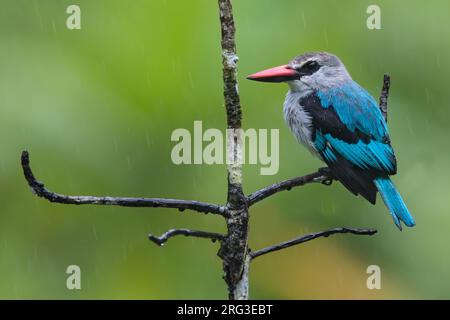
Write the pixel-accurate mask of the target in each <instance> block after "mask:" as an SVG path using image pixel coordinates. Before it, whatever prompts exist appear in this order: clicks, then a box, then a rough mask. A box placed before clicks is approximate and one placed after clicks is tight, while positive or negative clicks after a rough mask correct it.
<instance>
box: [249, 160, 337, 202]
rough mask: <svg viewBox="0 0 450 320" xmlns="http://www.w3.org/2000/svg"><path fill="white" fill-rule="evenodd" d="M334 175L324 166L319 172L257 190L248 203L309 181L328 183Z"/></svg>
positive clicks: (250, 196)
mask: <svg viewBox="0 0 450 320" xmlns="http://www.w3.org/2000/svg"><path fill="white" fill-rule="evenodd" d="M332 179H333V178H332V176H331V173H330V172H329V170H328V168H322V169H320V170H318V171H317V172H314V173H311V174H307V175H305V176H302V177H296V178H293V179H289V180H285V181H281V182H278V183H274V184H272V185H270V186H267V187H265V188H263V189H261V190H258V191H255V192H253V193H252V194H250V195H249V196H248V197H247V202H248V205H249V206H251V205H253V204H255V203H256V202H259V201H261V200H264V199H265V198H267V197H270V196H272V195H274V194H275V193H278V192H281V191H284V190H288V191H289V190H291V189H292V188H294V187H298V186H303V185H305V184H307V183H313V182H320V183H323V184H326V185H329V184H331V182H332Z"/></svg>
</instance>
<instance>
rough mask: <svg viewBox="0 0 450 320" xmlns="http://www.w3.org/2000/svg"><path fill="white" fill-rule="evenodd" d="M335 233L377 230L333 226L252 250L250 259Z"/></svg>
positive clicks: (368, 232) (367, 233) (368, 233)
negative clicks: (332, 227)
mask: <svg viewBox="0 0 450 320" xmlns="http://www.w3.org/2000/svg"><path fill="white" fill-rule="evenodd" d="M337 233H351V234H356V235H368V236H371V235H374V234H375V233H377V230H375V229H354V228H345V227H344V228H334V229H330V230H326V231H321V232H317V233H310V234H307V235H304V236H301V237H299V238H296V239H292V240H289V241H285V242H281V243H279V244H276V245H273V246H270V247H267V248H264V249H261V250H258V251H254V252H251V253H250V257H251V259H254V258H256V257H259V256H262V255H264V254H267V253H270V252H274V251H278V250H281V249H286V248H289V247H292V246H295V245H297V244H300V243H303V242H307V241H311V240H314V239H317V238H319V237H328V236H331V235H333V234H337Z"/></svg>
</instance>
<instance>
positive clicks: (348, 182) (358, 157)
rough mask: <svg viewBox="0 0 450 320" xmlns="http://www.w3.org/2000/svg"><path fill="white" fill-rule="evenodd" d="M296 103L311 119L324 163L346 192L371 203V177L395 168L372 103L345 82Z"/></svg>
mask: <svg viewBox="0 0 450 320" xmlns="http://www.w3.org/2000/svg"><path fill="white" fill-rule="evenodd" d="M300 104H301V105H302V106H303V108H304V109H305V110H306V111H307V112H308V113H309V114H310V116H311V118H312V121H313V127H314V133H313V137H312V138H313V141H314V144H315V147H316V149H317V151H318V152H319V154H320V155H321V156H322V158H323V159H324V161H325V162H326V163H327V164H328V165H329V167H330V168H331V169H332V170H333V169H334V170H333V172H334V173H335V174H336V175H338V178H339V180H340V181H341V182H342V183H343V184H344V185H345V186H346V187H347V188H348V189H349V190H350V191H352V192H353V193H355V194H362V195H363V196H364V197H366V198H367V199H368V200H369V201H370V202H373V203H374V202H375V198H376V187H375V185H374V183H373V180H374V178H375V177H377V176H384V175H389V174H395V172H396V169H397V165H396V159H395V155H394V150H393V149H392V147H391V145H390V139H389V133H388V129H387V125H386V122H385V120H384V118H383V115H382V113H381V111H380V109H379V107H378V105H377V103H376V101H375V100H374V99H373V98H372V96H370V94H369V93H368V92H367V91H366V90H364V89H363V88H362V87H360V86H359V85H358V84H357V83H356V82H354V81H349V82H347V83H346V84H345V85H343V86H341V87H339V88H330V89H328V90H325V91H320V92H315V93H313V94H311V95H309V96H307V97H304V98H302V99H301V100H300Z"/></svg>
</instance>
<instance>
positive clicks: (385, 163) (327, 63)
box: [247, 52, 415, 230]
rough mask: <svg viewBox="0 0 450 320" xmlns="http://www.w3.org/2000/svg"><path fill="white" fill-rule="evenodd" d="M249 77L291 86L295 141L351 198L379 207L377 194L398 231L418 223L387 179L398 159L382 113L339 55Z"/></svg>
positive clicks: (287, 109)
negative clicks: (403, 226) (361, 198)
mask: <svg viewBox="0 0 450 320" xmlns="http://www.w3.org/2000/svg"><path fill="white" fill-rule="evenodd" d="M247 79H250V80H255V81H263V82H285V83H287V84H288V86H289V91H288V93H287V95H286V99H285V101H284V106H283V113H284V119H285V121H286V123H287V125H288V127H289V128H290V130H291V131H292V133H293V134H294V136H295V137H296V138H297V140H298V141H299V142H300V143H301V144H303V145H304V146H306V148H307V149H309V150H310V151H311V152H312V154H313V155H315V156H317V157H318V158H319V159H320V160H322V161H323V162H325V163H326V164H327V166H328V168H329V169H330V171H331V174H332V176H333V178H335V179H337V180H338V181H340V182H341V183H342V184H343V185H344V187H345V188H347V189H348V190H349V191H350V192H352V193H353V194H355V195H361V196H363V197H364V198H365V199H367V200H368V201H369V202H370V203H372V204H375V201H376V197H377V192H379V193H380V195H381V198H382V199H383V201H384V203H385V204H386V207H387V208H388V210H389V212H390V213H391V215H392V218H393V219H394V223H395V225H396V226H397V227H398V228H399V230H402V223H404V224H405V225H406V226H408V227H413V226H414V225H415V222H414V219H413V217H412V216H411V214H410V212H409V210H408V208H407V207H406V205H405V202H404V201H403V199H402V197H401V195H400V193H399V192H398V191H397V188H396V187H395V185H394V183H393V182H392V181H391V179H390V177H389V176H391V175H394V174H396V172H397V160H396V157H395V154H394V149H393V148H392V146H391V139H390V138H389V132H388V127H387V124H386V121H385V119H384V117H383V114H382V113H381V110H380V108H379V106H378V104H377V102H376V101H375V99H374V98H373V97H372V96H371V95H370V94H369V93H368V92H367V91H366V90H365V89H364V88H362V87H361V86H360V85H359V84H358V83H356V82H355V81H354V80H353V79H352V77H351V76H350V74H349V73H348V71H347V69H346V68H345V66H344V64H343V63H342V62H341V60H340V59H339V58H338V57H337V56H336V55H334V54H330V53H327V52H308V53H305V54H302V55H300V56H297V57H296V58H294V59H293V60H292V61H290V62H289V63H288V64H287V65H282V66H279V67H275V68H271V69H267V70H264V71H261V72H257V73H255V74H252V75H250V76H248V77H247Z"/></svg>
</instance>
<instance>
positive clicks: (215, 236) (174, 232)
mask: <svg viewBox="0 0 450 320" xmlns="http://www.w3.org/2000/svg"><path fill="white" fill-rule="evenodd" d="M179 235H183V236H186V237H196V238H206V239H211V240H212V241H213V242H214V241H217V240H222V239H224V238H225V236H224V235H222V234H219V233H214V232H206V231H198V230H189V229H171V230H169V231H167V232H166V233H164V234H162V235H161V236H160V237H157V236H154V235H152V234H149V235H148V238H149V239H150V240H151V241H153V242H154V243H156V244H157V245H159V246H162V245H163V244H164V243H165V242H166V241H167V240H169V239H170V238H172V237H175V236H179Z"/></svg>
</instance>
